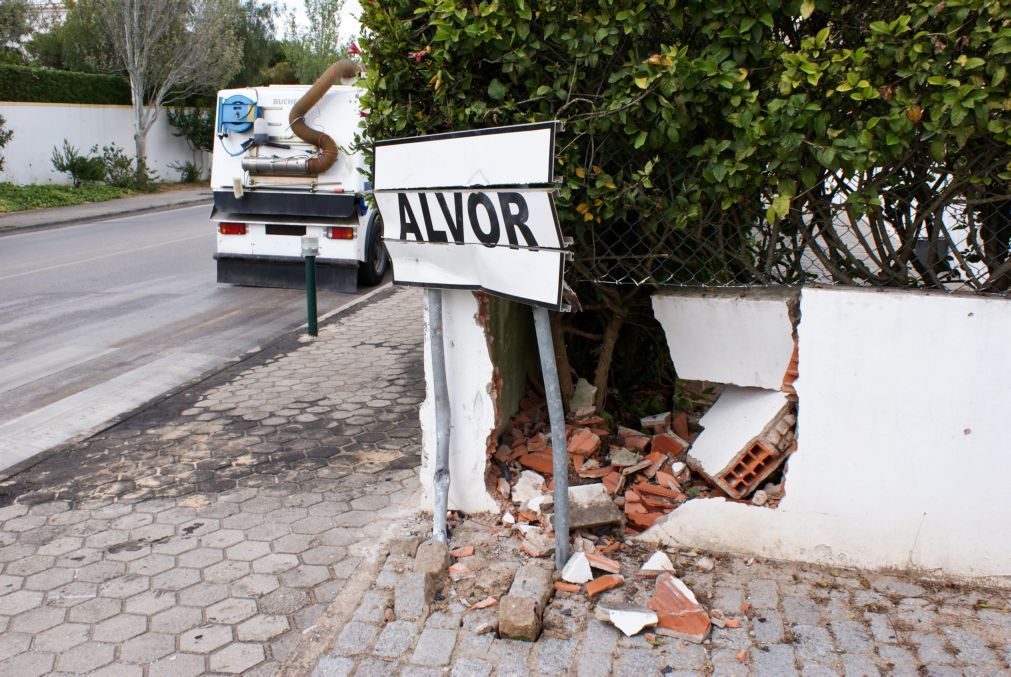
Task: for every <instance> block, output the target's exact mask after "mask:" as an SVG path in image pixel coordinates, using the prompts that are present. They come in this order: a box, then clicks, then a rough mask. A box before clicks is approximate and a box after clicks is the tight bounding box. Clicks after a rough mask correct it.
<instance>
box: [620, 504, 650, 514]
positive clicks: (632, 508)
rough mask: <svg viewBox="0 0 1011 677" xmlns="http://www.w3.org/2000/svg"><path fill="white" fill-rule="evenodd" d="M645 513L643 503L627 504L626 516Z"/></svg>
mask: <svg viewBox="0 0 1011 677" xmlns="http://www.w3.org/2000/svg"><path fill="white" fill-rule="evenodd" d="M644 512H646V506H644V505H643V504H642V503H632V502H628V503H625V514H626V515H628V516H629V517H631V516H632V515H636V514H642V513H644Z"/></svg>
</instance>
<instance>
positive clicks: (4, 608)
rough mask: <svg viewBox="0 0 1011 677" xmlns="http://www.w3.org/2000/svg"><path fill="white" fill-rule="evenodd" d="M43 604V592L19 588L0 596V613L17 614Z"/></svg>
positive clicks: (6, 614)
mask: <svg viewBox="0 0 1011 677" xmlns="http://www.w3.org/2000/svg"><path fill="white" fill-rule="evenodd" d="M41 605H42V593H41V592H35V591H29V590H18V591H15V592H11V593H8V594H6V595H4V596H3V597H0V614H3V615H5V616H16V615H17V614H19V613H22V612H24V611H28V610H29V609H34V608H36V607H38V606H41Z"/></svg>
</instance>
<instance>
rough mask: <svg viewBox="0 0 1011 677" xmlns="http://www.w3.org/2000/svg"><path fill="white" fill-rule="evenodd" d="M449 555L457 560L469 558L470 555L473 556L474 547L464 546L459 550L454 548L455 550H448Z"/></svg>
mask: <svg viewBox="0 0 1011 677" xmlns="http://www.w3.org/2000/svg"><path fill="white" fill-rule="evenodd" d="M449 554H450V555H452V556H453V557H456V558H457V559H460V558H461V557H470V556H471V555H473V554H474V546H473V545H464V546H461V547H459V548H456V549H455V550H450V551H449Z"/></svg>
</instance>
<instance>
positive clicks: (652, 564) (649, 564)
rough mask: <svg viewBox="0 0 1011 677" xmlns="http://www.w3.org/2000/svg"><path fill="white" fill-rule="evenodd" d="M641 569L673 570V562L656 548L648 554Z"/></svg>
mask: <svg viewBox="0 0 1011 677" xmlns="http://www.w3.org/2000/svg"><path fill="white" fill-rule="evenodd" d="M642 570H643V571H674V564H673V563H672V562H671V561H670V557H668V556H667V553H665V552H663V551H662V550H657V551H656V552H654V553H653V554H652V556H650V558H649V559H648V560H646V563H645V564H643V565H642Z"/></svg>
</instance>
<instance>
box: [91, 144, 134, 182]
mask: <svg viewBox="0 0 1011 677" xmlns="http://www.w3.org/2000/svg"><path fill="white" fill-rule="evenodd" d="M100 160H101V162H102V166H103V167H105V182H106V183H107V184H109V185H110V186H117V187H119V188H129V187H131V186H133V185H134V183H135V181H136V178H137V176H136V174H137V173H136V171H134V161H133V158H131V157H129V156H127V154H126V153H124V152H123V149H122V148H120V147H119V146H117V145H116V144H114V143H112V144H109V145H108V146H102V155H101V156H100Z"/></svg>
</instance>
